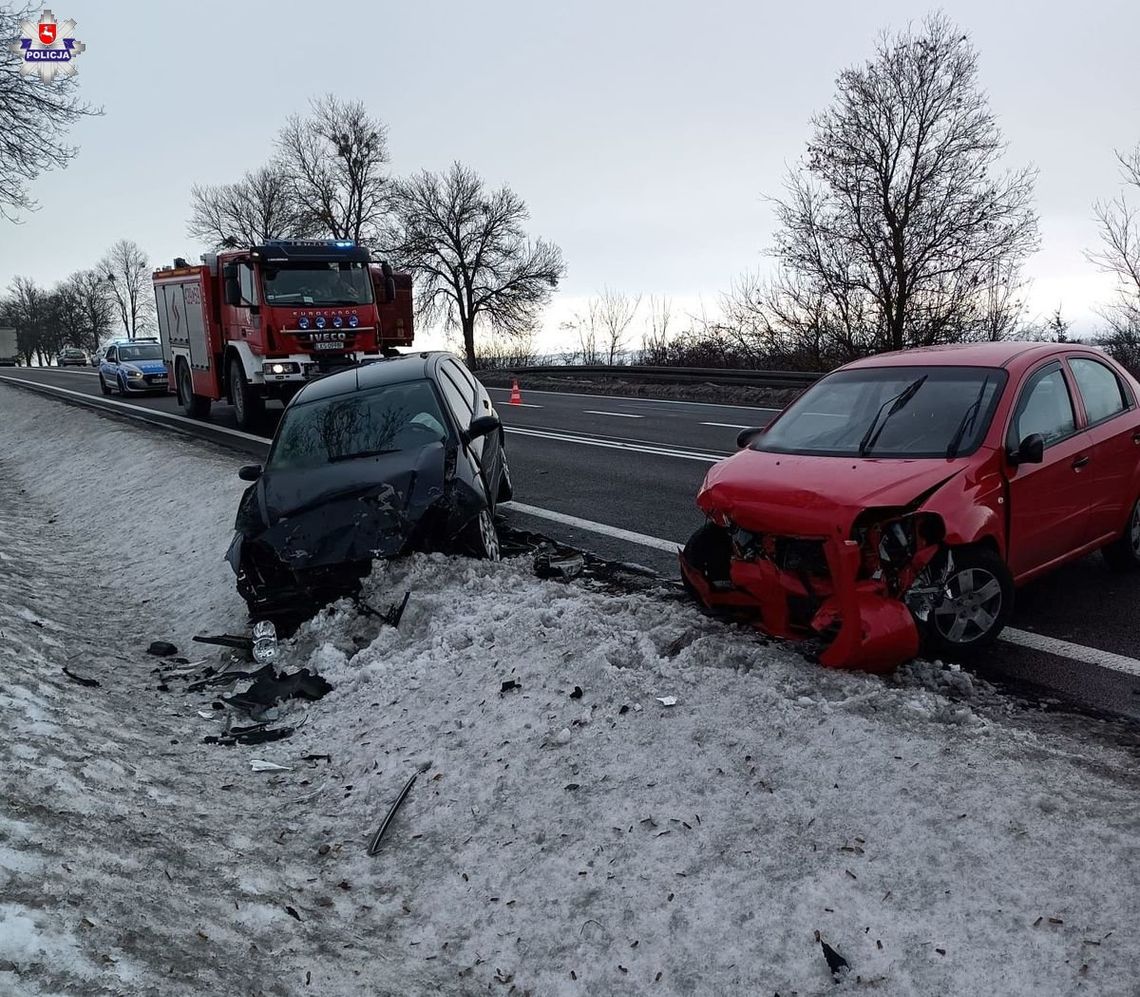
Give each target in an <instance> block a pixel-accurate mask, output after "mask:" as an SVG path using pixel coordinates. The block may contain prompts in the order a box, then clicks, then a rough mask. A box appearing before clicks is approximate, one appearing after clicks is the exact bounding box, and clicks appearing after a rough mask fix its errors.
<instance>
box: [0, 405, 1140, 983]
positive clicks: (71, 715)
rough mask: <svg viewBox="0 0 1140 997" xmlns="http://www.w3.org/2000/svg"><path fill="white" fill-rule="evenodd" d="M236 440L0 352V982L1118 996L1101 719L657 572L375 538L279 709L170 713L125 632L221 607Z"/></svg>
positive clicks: (1121, 935)
mask: <svg viewBox="0 0 1140 997" xmlns="http://www.w3.org/2000/svg"><path fill="white" fill-rule="evenodd" d="M243 462H244V461H243V459H242V458H241V457H240V456H238V455H230V454H228V453H226V452H224V451H219V450H213V449H209V448H207V447H205V446H204V445H201V444H198V443H195V442H193V441H191V440H188V439H184V438H180V437H176V436H164V435H159V434H156V433H154V432H153V431H150V430H143V429H136V428H133V427H130V426H127V425H124V424H123V423H119V422H115V421H112V420H109V419H104V418H101V417H98V416H95V415H93V414H90V413H88V412H86V411H83V410H80V409H76V408H72V407H66V406H61V405H58V404H56V403H54V402H50V401H46V400H43V399H40V398H38V397H35V396H33V395H30V394H25V393H23V392H20V391H18V390H16V389H12V388H8V387H6V386H0V606H3V607H7V608H6V609H3V610H0V666H2V671H0V675H2V679H3V680H2V682H0V706H2V708H3V718H4V725H5V737H4V738H3V740H2V741H0V784H2V786H3V800H4V807H3V811H2V812H0V994H14V995H24V994H69V995H70V994H77V995H82V994H104V993H107V994H130V995H142V994H162V995H181V994H222V993H232V994H261V993H264V994H275V995H277V994H279V995H289V994H321V995H340V994H345V995H349V994H429V993H437V992H438V993H444V994H472V993H487V992H489V993H496V994H510V993H514V994H521V993H528V992H529V993H532V994H625V993H629V994H635V993H683V994H735V993H746V994H757V993H779V994H782V995H784V997H787V995H790V994H822V993H836V994H839V993H862V992H864V991H866V992H868V993H875V994H919V995H946V994H970V995H973V994H987V995H988V994H1034V995H1053V994H1073V993H1089V994H1098V995H1115V994H1120V995H1125V994H1135V993H1137V989H1138V982H1137V977H1138V975H1140V970H1137V969H1136V968H1135V958H1136V956H1135V953H1136V951H1137V949H1138V946H1140V916H1138V915H1140V900H1138V896H1140V893H1138V889H1137V887H1138V885H1140V875H1138V864H1137V863H1138V859H1140V855H1138V851H1137V843H1138V841H1140V814H1138V809H1137V803H1136V799H1137V796H1136V794H1137V788H1138V782H1140V780H1138V778H1137V775H1136V772H1135V757H1134V756H1133V755H1131V754H1130V753H1129V752H1128V750H1127V749H1126V748H1124V747H1121V746H1113V745H1112V744H1111V743H1110V742H1108V743H1106V742H1105V741H1103V740H1099V741H1098V740H1095V739H1082V738H1075V737H1073V736H1071V735H1070V734H1068V733H1065V732H1062V731H1060V730H1056V731H1054V730H1052V729H1050V728H1049V726H1048V725H1047V722H1046V723H1038V724H1036V725H1033V726H1032V727H1027V726H1026V725H1024V724H1015V723H1007V722H1005V721H1004V720H1003V719H1002V717H1001V711H1000V710H995V709H993V708H992V696H990V695H989V694H987V693H984V692H982V691H976V690H975V684H974V683H973V682H971V680H970V678H969V677H968V676H966V675H965V674H962V673H947V672H943V671H942V670H940V669H938V668H935V667H933V666H930V665H928V664H917V665H915V666H912V667H911V668H909V669H907V670H905V671H904V672H903V673H902V674H901V675H900V676H899V677H898V678H897V679H896V680H894V681H887V682H884V681H882V680H880V679H876V678H869V677H864V676H857V675H846V674H836V673H831V672H827V671H825V670H823V669H820V668H818V667H816V666H813V665H811V664H808V663H806V662H805V661H804V660H803V659H801V658H800V657H798V656H796V655H794V654H792V653H790V652H788V651H786V650H783V649H782V648H780V647H777V646H772V645H766V644H765V643H764V642H762V641H761V640H760V639H759V638H758V637H756V636H754V635H750V634H746V633H742V632H741V631H738V630H730V629H727V628H725V627H723V626H721V625H720V624H717V623H715V622H712V621H709V620H707V619H705V618H704V617H702V616H700V615H699V614H698V613H697V612H696V611H695V610H693V609H692V608H691V607H689V606H687V605H685V604H684V603H682V602H679V601H676V600H675V599H672V598H670V597H668V596H667V595H665V594H662V593H657V594H654V593H621V592H613V591H604V590H602V589H601V588H599V587H593V586H592V585H591V584H589V583H584V584H576V583H575V584H569V585H567V584H560V583H557V582H543V581H539V580H537V579H535V578H534V577H532V574H531V571H530V565H529V562H528V561H526V560H519V561H515V562H506V563H502V564H498V565H492V564H485V563H476V562H473V561H467V560H463V559H448V558H443V557H420V558H416V559H414V560H412V561H409V562H407V563H402V564H395V565H389V566H381V567H378V568H377V570H376V571H375V573H374V575H373V578H372V579H371V582H370V589H371V591H370V593H369V599H370V601H371V603H372V604H373V605H377V606H380V605H386V604H387V603H390V602H393V601H395V600H396V599H397V598H398V597H399V596H401V595H402V594H403V592H404V591H405V590H410V591H411V593H412V595H411V600H410V602H409V605H408V610H407V613H406V614H405V616H404V619H403V621H402V623H401V625H400V627H399V629H398V630H393V629H391V628H387V627H382V626H381V625H379V624H378V623H377V622H376V621H374V620H369V619H367V618H364V617H361V616H360V615H359V614H357V612H356V611H355V610H354V609H352V608H351V607H349V606H343V605H342V606H340V607H337V608H335V609H334V610H331V611H326V613H325V614H323V615H322V616H321V617H319V618H318V619H317V620H315V621H314V622H312V623H311V624H309V625H307V626H306V627H304V628H303V629H302V630H301V632H300V633H299V634H298V635H297V637H296V638H295V639H294V640H293V641H291V642H289V643H288V644H287V645H286V646H285V648H284V653H285V664H287V665H288V666H290V667H293V666H301V665H309V666H310V667H312V666H316V667H317V668H319V670H320V671H321V672H322V673H323V674H324V675H325V676H326V677H327V678H328V679H329V680H330V681H331V682H333V684H334V685H335V687H336V688H335V691H334V692H332V693H331V694H330V695H328V696H327V697H325V698H324V699H323V700H321V701H319V702H317V703H314V704H311V705H308V706H299V707H296V708H295V709H296V711H297V713H296V716H295V718H294V719H297V718H298V717H300V716H302V715H303V716H304V717H305V719H306V722H305V724H304V726H303V727H301V728H300V730H298V732H297V733H296V734H295V735H294V736H293V737H292V738H290V739H288V740H285V741H280V742H277V743H274V744H269V745H261V746H259V747H240V746H239V747H228V748H227V747H220V746H216V745H206V744H203V743H202V737H203V736H204V735H206V734H208V733H210V732H212V731H214V732H216V731H217V729H218V728H219V726H220V724H219V721H218V720H216V719H213V718H211V719H204V718H203V717H202V716H200V715H199V712H198V711H199V710H204V711H205V712H207V713H211V714H215V713H220V712H221V711H216V710H211V709H210V703H211V699H212V698H213V697H212V696H210V695H206V694H204V693H203V694H197V695H187V694H186V693H185V691H184V686H183V685H181V684H178V683H173V684H172V685H171V687H170V691H167V692H164V691H161V690H159V689H158V688H157V680H156V679H155V677H154V676H153V675H152V674H151V669H152V668H154V667H155V665H156V660H155V659H154V658H151V657H149V656H148V655H147V654H146V653H145V649H146V646H147V644H148V643H149V642H150V641H151V640H152V639H155V638H168V639H171V640H173V641H174V642H175V643H176V644H178V646H179V648H180V649H182V650H183V651H185V652H187V653H188V654H189V655H190V657H192V658H194V659H195V660H198V659H199V658H202V657H205V656H206V654H204V653H202V652H201V649H200V646H197V645H191V644H189V643H188V638H189V637H190V636H191V635H192V634H193V633H195V632H202V631H210V632H220V631H224V630H227V629H229V630H233V629H235V628H239V627H240V626H241V625H242V622H243V613H242V606H241V603H240V601H239V600H238V599H237V597H236V595H235V594H234V592H233V583H232V578H231V576H230V572H229V568H228V567H227V566H226V564H225V563H224V562H223V560H222V554H223V552H224V550H225V547H226V545H227V542H228V540H229V535H230V525H231V522H232V515H233V511H234V508H235V505H236V500H237V497H238V495H239V494H240V490H241V487H242V486H241V483H240V482H239V481H238V480H237V478H236V474H235V471H236V468H237V466H238V465H239V464H241V463H243ZM207 653H208V652H207ZM64 666H67V667H68V668H69V669H70V670H72V671H73V672H75V673H76V674H78V675H82V676H86V677H91V678H95V679H97V680H98V681H99V682H100V683H101V685H100V686H99V687H98V688H87V687H83V686H80V685H77V684H74V683H73V682H71V681H70V680H68V679H67V678H66V677H65V676H64V675H63V673H62V668H63V667H64ZM507 679H514V680H515V681H517V682H518V683H519V685H520V686H521V688H519V689H517V690H512V691H508V692H505V693H503V692H501V688H502V683H503V682H504V680H507ZM576 687H577V688H579V689H580V690H581V695H580V696H578V697H572V695H571V694H572V693H573V692H574V691H575V688H576ZM658 697H675V699H676V702H675V705H672V706H664V705H662V703H661V702H660V700H659V699H658ZM982 698H986V700H987V708H985V709H981V708H980V707H979V703H980V701H981V699H982ZM326 754H327V755H329V756H330V757H331V761H324V760H308V761H305V760H303V756H306V755H326ZM253 758H259V759H266V760H271V761H274V762H277V763H279V764H281V765H285V766H289V769H288V770H287V771H284V772H274V773H255V772H252V771H251V770H250V760H251V759H253ZM417 770H419V771H420V775H419V779H418V782H417V783H416V785H415V786H414V788H413V789H412V791H411V793H410V795H409V797H408V799H407V801H406V803H405V804H404V806H403V808H402V809H401V811H400V812H399V814H398V816H397V818H396V820H395V822H394V824H393V826H392V827H391V828H390V830H389V831H388V833H387V835H386V836H385V838H384V840H383V842H382V843H381V845H380V849H379V852H378V853H377V854H376V855H375V856H373V857H369V856H368V855H367V854H366V847H367V843H368V840H369V838H370V836H371V835H372V833H373V832H374V831H375V829H376V827H377V826H378V824H379V822H380V820H381V819H382V818H383V815H384V813H385V812H386V810H387V808H388V806H389V805H390V803H391V801H392V800H393V799H394V797H395V796H396V794H397V793H398V792H399V790H400V788H401V787H402V786H403V784H404V782H405V781H406V780H407V779H408V777H409V776H410V775H411V774H412V773H413V772H416V771H417ZM816 931H819V932H820V933H821V935H822V937H823V938H824V939H825V940H826V941H827V942H828V943H829V944H831V945H832V946H833V947H834V948H835V949H837V950H838V951H839V952H840V953H841V954H842V955H843V956H844V957H845V958H846V959H847V960H848V962H849V963H850V965H851V967H852V969H851V972H850V973H849V974H848V975H847V976H845V977H844V978H843V981H842V982H841V983H840V984H838V985H836V984H834V983H833V982H832V979H831V977H830V974H829V973H828V970H827V966H826V964H825V962H824V958H823V956H822V954H821V949H820V946H819V944H818V943H817V941H816V939H815V932H816Z"/></svg>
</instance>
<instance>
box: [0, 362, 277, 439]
mask: <svg viewBox="0 0 1140 997" xmlns="http://www.w3.org/2000/svg"><path fill="white" fill-rule="evenodd" d="M0 381H10V382H11V383H12V384H26V385H28V386H29V387H32V388H36V389H38V390H40V391H51V392H54V393H55V394H57V395H69V396H71V397H72V398H78V399H79V400H80V401H82V402H83V403H84V404H87V405H90V406H91V407H92V408H106V409H107V410H108V411H114V410H116V409H126V410H128V411H130V412H132V413H138V415H137V416H135V418H139V419H143V421H145V422H152V423H154V424H156V425H163V424H164V423H167V422H177V423H181V424H183V425H187V426H193V427H194V428H195V429H197V430H199V431H200V430H203V429H205V430H208V431H209V432H211V433H221V434H223V435H225V436H234V437H237V438H238V439H239V440H251V441H252V442H254V443H268V442H269V437H268V436H254V435H253V433H243V432H242V431H241V430H240V429H227V428H226V427H225V426H215V425H213V424H212V423H209V422H203V421H202V420H201V419H187V418H186V417H185V416H183V415H174V414H173V413H170V412H161V411H158V410H157V409H152V408H143V406H141V405H132V404H131V403H130V402H121V401H118V400H117V399H113V398H102V397H98V396H96V395H89V394H88V393H87V392H85V391H72V390H71V389H70V388H60V387H57V386H56V385H54V384H44V382H43V381H29V380H27V378H22V377H8V376H5V375H0Z"/></svg>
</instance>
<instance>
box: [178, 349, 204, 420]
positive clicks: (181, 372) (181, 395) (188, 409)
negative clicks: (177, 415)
mask: <svg viewBox="0 0 1140 997" xmlns="http://www.w3.org/2000/svg"><path fill="white" fill-rule="evenodd" d="M176 384H177V385H178V404H179V405H181V406H182V411H183V412H185V413H186V414H187V415H188V416H190V418H191V419H207V418H209V416H210V399H209V398H207V397H206V396H205V395H196V394H194V382H193V381H192V380H191V379H190V368H189V366H187V364H186V361H185V360H180V361H179V362H178V380H177V382H176Z"/></svg>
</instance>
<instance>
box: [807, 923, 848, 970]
mask: <svg viewBox="0 0 1140 997" xmlns="http://www.w3.org/2000/svg"><path fill="white" fill-rule="evenodd" d="M815 939H816V941H817V942H819V945H820V948H822V949H823V957H824V959H826V960H827V968H828V971H829V972H830V973H831V977H832V979H833V980H835V981H836V982H837V983H838V982H839V978H840V976H842V975H843V973H845V972H846V971H847V970H849V969H850V968H851V966H850V964H849V963H848V962H847V960H846V959H844V958H843V956H841V955H840V954H839V953H838V952H836V951H835V949H833V948H832V947H831V946H830V945H828V944H827V942H825V941H824V940H823V939H822V938H821V937H820V935H819V932H818V931H817V932H816V933H815Z"/></svg>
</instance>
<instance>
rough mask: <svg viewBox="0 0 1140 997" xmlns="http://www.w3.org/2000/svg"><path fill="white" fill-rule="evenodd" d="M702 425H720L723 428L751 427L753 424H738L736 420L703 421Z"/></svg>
mask: <svg viewBox="0 0 1140 997" xmlns="http://www.w3.org/2000/svg"><path fill="white" fill-rule="evenodd" d="M701 425H702V426H718V427H720V428H721V429H751V428H752V427H751V426H738V425H737V424H736V423H735V422H702V423H701Z"/></svg>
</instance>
